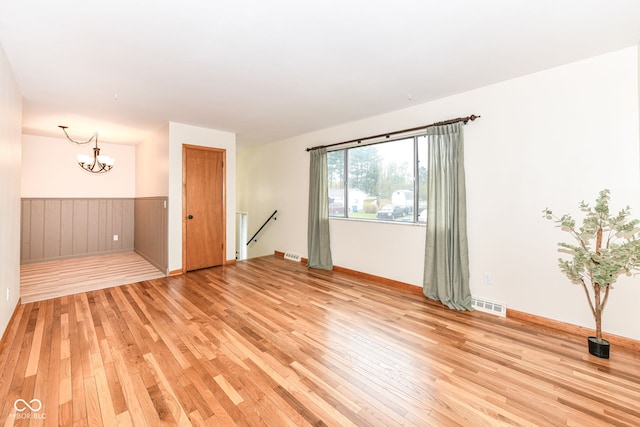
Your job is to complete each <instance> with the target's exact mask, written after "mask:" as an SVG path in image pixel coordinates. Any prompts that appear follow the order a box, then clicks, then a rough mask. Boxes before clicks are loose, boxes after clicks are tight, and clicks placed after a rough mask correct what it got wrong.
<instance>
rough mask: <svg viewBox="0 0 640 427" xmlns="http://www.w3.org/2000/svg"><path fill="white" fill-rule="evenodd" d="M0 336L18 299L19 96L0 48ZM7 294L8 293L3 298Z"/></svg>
mask: <svg viewBox="0 0 640 427" xmlns="http://www.w3.org/2000/svg"><path fill="white" fill-rule="evenodd" d="M0 111H2V114H0V236H2V238H0V337H2V335H3V334H4V332H5V330H6V328H7V325H8V324H9V320H10V319H11V316H12V315H13V312H14V310H15V308H16V305H17V304H18V300H19V299H20V163H21V150H20V133H21V128H22V95H21V94H20V89H19V88H18V84H17V83H16V81H15V79H14V77H13V71H12V70H11V67H10V66H9V62H8V61H7V57H6V56H5V53H4V50H3V49H2V46H0ZM7 292H8V293H9V295H8V297H7Z"/></svg>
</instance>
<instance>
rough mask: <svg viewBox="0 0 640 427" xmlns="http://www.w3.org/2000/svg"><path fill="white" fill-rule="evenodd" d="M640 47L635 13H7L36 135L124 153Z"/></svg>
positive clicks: (106, 9) (399, 8) (331, 3)
mask: <svg viewBox="0 0 640 427" xmlns="http://www.w3.org/2000/svg"><path fill="white" fill-rule="evenodd" d="M638 42H640V1H638V0H438V1H436V0H395V1H389V0H385V1H379V0H323V1H311V0H307V1H303V0H274V1H267V0H181V1H179V2H178V1H168V0H135V1H134V0H93V1H87V0H59V1H51V0H0V44H1V45H2V46H3V48H4V50H5V53H6V55H7V57H8V59H9V63H10V65H11V67H12V69H13V72H14V75H15V78H16V80H17V82H18V84H19V86H20V89H21V91H22V94H23V96H24V113H23V127H24V132H25V133H33V134H41V135H52V136H61V135H62V134H61V132H60V129H58V128H57V125H60V124H64V125H67V126H69V131H70V133H71V135H72V137H76V138H77V139H82V138H83V137H85V136H86V137H88V136H90V134H91V133H93V132H94V131H98V132H99V133H100V139H101V141H108V142H121V143H136V142H138V141H140V140H142V139H144V138H145V137H146V136H147V135H148V134H149V133H150V132H153V131H155V130H157V129H158V128H160V127H161V126H163V125H164V124H166V123H167V122H169V121H175V122H180V123H186V124H192V125H196V126H203V127H208V128H214V129H220V130H225V131H230V132H235V133H236V134H237V140H238V143H239V145H240V146H243V145H244V146H249V145H252V144H260V143H267V142H272V141H275V140H279V139H283V138H286V137H291V136H295V135H299V134H302V133H306V132H310V131H313V130H317V129H322V128H326V127H330V126H333V125H338V124H342V123H346V122H349V121H353V120H357V119H360V118H365V117H369V116H373V115H376V114H381V113H385V112H389V111H393V110H398V109H401V108H406V107H409V106H411V105H415V104H417V103H422V102H426V101H430V100H433V99H437V98H441V97H444V96H448V95H451V94H455V93H459V92H463V91H467V90H470V89H473V88H477V87H481V86H485V85H488V84H491V83H495V82H498V81H503V80H506V79H510V78H514V77H517V76H521V75H525V74H529V73H532V72H535V71H539V70H543V69H547V68H551V67H554V66H557V65H560V64H564V63H568V62H572V61H575V60H579V59H583V58H587V57H590V56H595V55H598V54H602V53H605V52H609V51H612V50H616V49H619V48H624V47H628V46H633V45H636V44H637V43H638ZM116 97H117V100H116ZM409 98H410V99H409ZM466 113H468V112H465V111H463V112H461V114H466ZM476 113H481V112H476Z"/></svg>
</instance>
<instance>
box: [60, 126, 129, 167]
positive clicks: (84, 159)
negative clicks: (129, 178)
mask: <svg viewBox="0 0 640 427" xmlns="http://www.w3.org/2000/svg"><path fill="white" fill-rule="evenodd" d="M58 127H59V128H60V129H62V131H63V132H64V134H65V135H66V136H67V139H68V140H69V141H71V142H73V143H74V144H79V145H82V144H88V143H89V142H91V141H93V140H94V139H95V141H96V145H95V147H93V157H91V156H88V155H86V154H78V164H79V165H80V167H81V168H82V169H84V170H86V171H87V172H91V173H105V172H109V171H110V170H111V169H113V165H114V164H115V162H116V160H115V159H114V158H113V157H109V156H101V155H100V148H98V133H97V132H96V133H94V134H93V135H92V136H91V138H89V139H87V140H86V141H76V140H75V139H71V137H70V136H69V134H68V133H67V129H68V128H69V127H68V126H62V125H60V126H58Z"/></svg>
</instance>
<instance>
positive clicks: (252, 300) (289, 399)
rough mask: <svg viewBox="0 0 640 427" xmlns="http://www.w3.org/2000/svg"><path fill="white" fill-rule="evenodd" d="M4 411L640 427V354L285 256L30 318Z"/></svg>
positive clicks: (12, 421)
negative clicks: (594, 345)
mask: <svg viewBox="0 0 640 427" xmlns="http://www.w3.org/2000/svg"><path fill="white" fill-rule="evenodd" d="M0 396H2V397H4V398H3V399H0V405H1V406H0V423H2V424H3V425H4V426H11V425H16V426H22V425H30V426H39V425H52V426H58V425H59V426H100V425H104V426H117V425H121V426H159V425H166V426H174V425H179V426H190V425H194V426H236V425H237V426H260V425H266V426H308V425H313V426H353V425H355V426H397V425H406V426H495V425H518V426H533V425H539V426H558V425H567V426H606V425H612V426H638V425H640V355H639V354H638V352H634V351H632V350H630V349H626V348H622V347H620V348H612V356H611V359H608V360H604V359H598V358H596V357H593V356H590V355H589V354H588V352H587V349H586V337H582V336H571V335H569V334H567V333H564V332H561V331H558V330H553V329H550V328H544V327H540V326H535V325H532V324H527V323H526V322H523V321H514V320H511V319H503V318H500V317H496V316H491V315H488V314H484V313H479V312H471V313H469V312H456V311H451V310H448V309H446V308H443V307H442V306H441V305H440V304H437V303H434V302H430V301H428V300H426V299H425V298H424V297H423V296H422V295H421V292H420V289H417V288H413V287H409V286H407V287H404V286H389V285H383V284H379V283H376V282H375V281H371V280H367V279H363V278H359V277H356V276H351V275H346V274H344V273H339V272H329V271H322V270H311V269H307V268H306V267H304V266H303V265H302V264H300V263H295V262H292V261H287V260H284V259H281V258H278V257H273V256H271V257H263V258H257V259H251V260H247V261H242V262H238V263H237V264H236V265H234V266H227V267H217V268H212V269H205V270H199V271H195V272H191V273H187V274H184V275H181V276H175V277H168V278H161V279H154V280H148V281H143V282H140V283H137V284H131V285H126V286H118V287H113V288H107V289H101V290H96V291H91V292H85V293H80V294H76V295H71V296H63V297H59V298H54V299H49V300H46V301H40V302H34V303H29V304H23V305H21V306H20V307H19V308H18V311H17V313H16V315H15V317H14V320H13V321H12V323H11V324H10V326H9V328H8V330H7V332H6V336H5V339H4V341H3V342H2V343H1V344H0ZM18 399H23V401H24V402H23V401H20V400H18ZM34 399H38V401H36V400H34ZM25 402H26V403H30V404H31V406H32V408H33V410H30V409H29V408H27V407H26V406H25ZM39 402H41V407H40V408H39V407H38V403H39ZM16 408H17V409H16Z"/></svg>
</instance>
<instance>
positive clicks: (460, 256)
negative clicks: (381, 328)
mask: <svg viewBox="0 0 640 427" xmlns="http://www.w3.org/2000/svg"><path fill="white" fill-rule="evenodd" d="M462 126H463V124H462V122H459V123H455V124H451V125H443V126H434V127H431V128H429V129H428V131H427V144H428V151H429V160H428V165H429V166H428V172H427V236H426V248H425V263H424V283H423V293H424V295H425V296H426V297H427V298H431V299H434V300H439V301H441V302H442V303H443V304H445V305H446V306H447V307H449V308H451V309H455V310H473V308H472V307H471V292H470V291H469V253H468V252H469V249H468V244H467V202H466V191H465V175H464V138H463V128H462Z"/></svg>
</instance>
